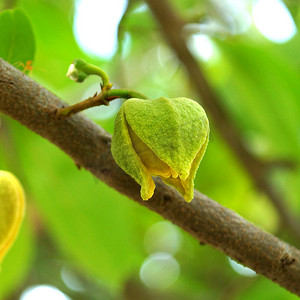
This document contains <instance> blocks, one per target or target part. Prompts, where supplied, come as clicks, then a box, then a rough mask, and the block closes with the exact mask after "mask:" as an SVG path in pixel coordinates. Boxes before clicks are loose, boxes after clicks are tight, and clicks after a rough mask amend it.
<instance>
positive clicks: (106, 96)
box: [56, 89, 148, 119]
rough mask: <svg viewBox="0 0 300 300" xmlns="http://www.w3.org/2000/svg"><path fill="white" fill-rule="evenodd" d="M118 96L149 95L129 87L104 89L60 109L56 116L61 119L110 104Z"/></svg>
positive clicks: (126, 97)
mask: <svg viewBox="0 0 300 300" xmlns="http://www.w3.org/2000/svg"><path fill="white" fill-rule="evenodd" d="M117 98H122V99H130V98H138V99H143V100H146V99H148V97H147V96H145V95H143V94H141V93H139V92H136V91H133V90H128V89H113V90H102V92H100V93H99V94H98V95H95V96H94V97H91V98H88V99H86V100H84V101H81V102H79V103H76V104H74V105H70V106H67V107H64V108H61V109H59V110H58V111H57V112H56V116H57V117H58V118H59V119H63V118H67V117H70V116H71V115H74V114H76V113H78V112H80V111H83V110H85V109H87V108H90V107H94V106H100V105H109V102H110V101H112V100H114V99H117Z"/></svg>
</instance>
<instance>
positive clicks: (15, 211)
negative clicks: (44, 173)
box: [0, 171, 25, 262]
mask: <svg viewBox="0 0 300 300" xmlns="http://www.w3.org/2000/svg"><path fill="white" fill-rule="evenodd" d="M24 208H25V196H24V192H23V188H22V186H21V183H20V182H19V180H18V179H17V178H16V177H15V176H14V175H13V174H11V173H10V172H7V171H0V262H1V261H2V259H3V257H4V256H5V254H6V253H7V251H8V250H9V249H10V247H11V246H12V244H13V242H14V241H15V239H16V238H17V235H18V232H19V229H20V226H21V223H22V220H23V216H24Z"/></svg>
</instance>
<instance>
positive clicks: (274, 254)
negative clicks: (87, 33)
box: [0, 59, 300, 295]
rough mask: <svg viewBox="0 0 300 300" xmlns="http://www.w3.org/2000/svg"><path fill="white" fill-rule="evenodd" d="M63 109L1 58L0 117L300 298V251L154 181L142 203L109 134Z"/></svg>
mask: <svg viewBox="0 0 300 300" xmlns="http://www.w3.org/2000/svg"><path fill="white" fill-rule="evenodd" d="M7 82H12V83H13V84H8V83H7ZM64 105H65V104H64V103H63V102H62V101H61V100H60V99H59V98H58V97H57V96H55V95H54V94H52V93H51V92H49V91H48V90H46V89H45V88H43V87H42V86H40V85H39V84H38V83H36V82H35V81H33V80H32V79H30V78H29V77H28V76H26V75H24V74H23V73H22V72H20V71H18V70H16V69H15V68H14V67H13V66H11V65H10V64H8V63H7V62H5V61H4V60H2V59H0V112H2V113H4V114H6V115H8V116H10V117H12V118H14V119H16V120H17V121H19V122H20V123H22V124H23V125H25V126H27V127H28V128H29V129H31V130H33V131H34V132H36V133H38V134H40V135H41V136H43V137H44V138H46V139H48V140H49V141H51V142H52V143H54V144H55V145H57V146H58V147H59V148H60V149H61V150H63V151H64V152H65V153H67V154H68V155H69V156H70V157H71V158H72V159H73V160H74V161H75V162H76V163H77V164H78V165H81V166H82V167H84V168H85V169H87V170H89V171H90V172H91V173H92V174H94V175H95V176H96V177H98V178H99V179H101V180H102V181H104V182H105V183H107V184H108V185H109V186H111V187H113V188H114V189H116V190H118V191H119V192H120V193H122V194H124V195H126V196H128V197H129V198H131V199H133V200H134V201H136V202H138V203H140V204H141V205H144V206H146V207H148V208H149V209H151V210H153V211H155V212H156V213H158V214H160V215H161V216H163V217H164V218H166V219H168V220H170V221H171V222H173V223H174V224H176V225H178V226H179V227H181V228H183V229H184V230H186V231H187V232H189V233H190V234H191V235H192V236H194V237H195V238H197V239H198V240H199V241H200V242H201V243H207V244H210V245H212V246H213V247H215V248H217V249H219V250H220V251H223V252H224V253H225V254H226V255H228V256H230V257H231V258H233V259H235V260H237V261H239V262H241V263H242V264H244V265H246V266H248V267H249V268H251V269H253V270H255V271H256V272H257V273H259V274H263V275H264V276H266V277H267V278H269V279H271V280H273V281H274V282H277V283H278V284H280V285H281V286H282V287H285V288H286V289H288V290H289V291H291V292H293V293H295V294H297V295H300V284H299V282H300V251H299V250H298V249H296V248H294V247H293V246H290V245H289V244H287V243H285V242H283V241H281V240H279V239H278V238H276V237H274V236H273V235H271V234H269V233H266V232H263V231H262V230H261V229H259V228H257V227H256V226H254V225H252V224H251V223H249V222H247V221H246V220H244V219H243V218H242V217H240V216H239V215H238V214H236V213H235V212H233V211H231V210H230V209H228V208H225V207H223V206H221V205H220V204H218V203H217V202H215V201H213V200H211V199H209V198H208V197H207V196H205V195H203V194H201V193H199V192H198V191H195V198H194V200H193V201H192V202H191V203H186V202H185V201H184V199H183V198H182V197H181V196H180V195H179V194H178V193H177V192H176V191H175V190H174V189H173V188H171V187H169V186H166V185H165V184H163V183H162V182H161V181H160V180H155V181H156V185H157V187H156V189H155V194H154V196H153V198H151V200H149V201H143V200H141V198H140V187H139V186H138V184H137V183H136V182H135V181H134V180H133V179H131V178H130V177H129V176H128V175H127V174H125V173H124V172H123V171H122V170H121V169H120V168H119V167H118V166H117V164H116V163H115V161H114V160H113V158H112V155H111V152H110V142H111V137H110V135H109V134H108V133H107V132H106V131H104V130H103V129H102V128H101V127H99V126H98V125H96V124H94V123H93V122H91V121H90V120H88V119H87V118H86V117H84V116H83V115H81V114H77V115H74V116H73V117H70V118H67V119H63V120H58V119H57V118H56V117H55V111H56V110H57V109H58V108H61V107H63V106H64ZM56 201H59V199H56Z"/></svg>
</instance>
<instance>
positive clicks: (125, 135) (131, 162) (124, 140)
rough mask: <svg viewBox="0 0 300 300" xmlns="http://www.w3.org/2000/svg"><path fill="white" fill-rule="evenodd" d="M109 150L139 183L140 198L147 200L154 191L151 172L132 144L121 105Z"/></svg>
mask: <svg viewBox="0 0 300 300" xmlns="http://www.w3.org/2000/svg"><path fill="white" fill-rule="evenodd" d="M111 152H112V155H113V157H114V159H115V161H116V162H117V164H118V165H119V166H120V167H121V168H122V169H123V170H124V171H125V172H126V173H127V174H129V175H130V176H131V177H132V178H133V179H134V180H135V181H136V182H137V183H138V184H140V185H141V197H142V199H143V200H148V199H149V198H151V197H152V195H153V193H154V189H155V184H154V181H153V179H152V177H151V174H150V173H149V171H148V170H147V169H146V167H145V166H144V165H143V163H142V162H141V159H140V158H139V156H138V155H137V153H136V151H135V150H134V148H133V146H132V141H131V137H130V134H129V130H128V124H127V121H126V118H125V114H124V107H123V106H122V107H121V109H120V111H119V112H118V114H117V117H116V121H115V129H114V135H113V137H112V144H111Z"/></svg>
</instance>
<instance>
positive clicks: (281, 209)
mask: <svg viewBox="0 0 300 300" xmlns="http://www.w3.org/2000/svg"><path fill="white" fill-rule="evenodd" d="M145 1H146V2H147V4H148V5H149V7H150V9H151V11H152V13H153V15H154V16H155V18H156V20H157V22H158V23H159V25H160V27H161V29H162V33H163V34H164V36H165V39H166V41H167V42H168V43H169V45H170V47H171V48H172V50H173V51H174V52H175V54H176V55H177V57H178V59H179V60H180V61H181V62H182V64H183V65H184V66H185V68H186V72H187V73H188V75H189V78H190V81H191V82H192V83H193V84H194V87H195V90H196V92H197V93H198V95H199V96H200V98H201V100H202V103H203V106H204V108H205V109H206V110H207V111H208V112H209V114H210V116H211V117H212V119H213V121H214V125H215V126H216V127H217V129H218V130H219V132H220V133H221V135H222V136H223V138H224V140H225V141H226V142H227V144H228V145H229V147H230V148H231V149H232V150H233V152H234V153H235V155H236V157H237V158H238V159H239V160H240V162H241V163H242V165H243V167H244V168H245V170H246V171H247V173H248V174H249V176H250V177H251V178H252V180H253V182H254V184H255V186H256V188H257V189H258V190H260V191H262V192H263V193H265V194H266V195H267V196H268V198H269V199H270V200H271V202H272V203H273V205H274V207H275V208H276V210H277V213H278V214H279V216H280V219H281V222H282V223H283V224H284V225H285V226H286V228H287V229H289V231H290V232H291V233H293V234H294V236H295V237H297V239H298V240H300V223H299V221H298V220H297V219H296V217H295V216H294V215H293V214H292V213H291V212H290V211H289V210H288V209H287V208H286V205H285V203H284V201H283V199H282V196H281V195H280V194H279V191H278V190H276V189H275V188H274V187H273V186H272V185H271V184H270V183H269V182H268V180H267V176H266V175H267V174H266V171H268V169H269V168H268V164H266V163H264V162H262V161H261V160H260V159H258V158H257V157H255V156H254V155H253V154H252V153H250V152H249V151H248V149H247V148H246V147H245V146H244V144H243V143H242V139H241V138H240V136H239V133H238V131H237V130H236V127H235V125H234V124H233V122H232V120H231V118H230V116H229V115H228V114H226V112H225V110H224V109H223V107H222V106H221V104H220V103H221V101H220V99H218V97H217V95H216V94H215V92H214V91H213V89H212V88H211V86H210V85H209V83H208V81H207V80H206V78H205V76H204V74H203V71H202V70H201V67H200V66H199V62H198V61H197V60H196V59H195V58H194V57H193V55H192V54H191V52H190V51H189V49H188V48H187V45H186V41H185V39H184V37H183V35H182V34H181V33H182V28H183V26H184V25H185V24H184V22H183V20H181V19H180V18H179V17H178V15H177V14H176V13H175V11H174V10H173V8H172V6H171V5H170V4H169V2H168V1H167V0H160V1H157V0H145Z"/></svg>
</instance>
